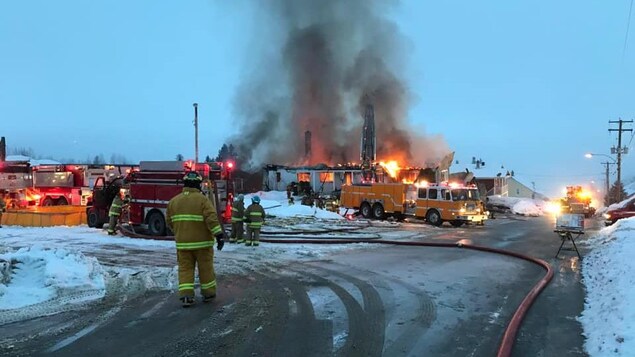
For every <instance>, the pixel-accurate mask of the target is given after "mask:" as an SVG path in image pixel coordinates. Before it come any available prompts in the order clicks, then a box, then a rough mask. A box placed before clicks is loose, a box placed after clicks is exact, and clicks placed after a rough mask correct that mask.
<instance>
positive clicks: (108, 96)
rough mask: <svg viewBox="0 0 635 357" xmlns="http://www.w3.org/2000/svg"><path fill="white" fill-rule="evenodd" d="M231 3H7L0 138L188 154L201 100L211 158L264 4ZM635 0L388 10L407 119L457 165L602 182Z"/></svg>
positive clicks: (0, 22)
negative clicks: (400, 37)
mask: <svg viewBox="0 0 635 357" xmlns="http://www.w3.org/2000/svg"><path fill="white" fill-rule="evenodd" d="M229 3H230V2H229V1H187V2H167V1H165V2H162V1H120V0H117V1H108V2H104V1H58V2H51V1H13V2H8V1H5V2H2V3H0V123H2V124H1V126H0V128H1V129H0V135H3V136H6V137H7V140H8V144H9V145H10V146H20V147H32V148H33V149H34V150H35V152H36V153H37V154H40V155H50V156H53V157H65V158H66V157H75V158H78V159H84V158H86V157H87V156H89V155H92V156H94V155H96V154H99V153H103V154H104V155H105V156H106V157H109V156H110V154H111V153H120V154H123V155H125V156H127V157H128V158H130V159H132V160H134V161H138V160H146V159H147V160H150V159H173V158H174V156H175V155H176V154H177V153H182V154H184V155H185V156H186V157H191V156H193V144H192V141H193V128H192V125H191V122H192V115H193V110H192V103H193V102H198V103H199V105H200V107H199V108H200V118H201V125H200V127H201V128H200V129H201V134H200V137H201V143H200V151H201V156H203V157H204V155H205V154H208V153H209V154H210V155H215V154H216V152H217V150H218V148H219V146H220V145H221V144H222V142H223V141H224V140H225V139H226V138H227V137H229V136H230V135H232V134H235V129H234V128H233V127H232V125H231V123H232V108H233V98H234V93H235V91H236V87H237V86H238V85H239V84H240V83H241V78H242V76H243V75H244V74H245V71H246V70H247V69H248V68H246V67H245V66H244V64H245V63H246V58H247V56H250V55H255V53H254V52H253V51H251V48H252V47H251V46H252V45H253V44H254V43H257V42H258V31H257V29H254V28H253V26H252V24H253V22H252V21H251V20H252V19H253V12H254V11H258V8H257V7H258V5H257V4H258V1H256V0H251V1H248V0H241V1H236V2H234V4H229ZM221 4H222V5H221ZM629 5H630V1H629V0H615V1H573V0H563V1H557V2H554V1H503V0H501V1H414V0H411V1H403V2H402V4H401V6H400V7H399V8H397V10H396V11H395V12H394V13H392V14H390V16H391V17H392V18H393V19H394V20H395V21H396V22H397V23H398V25H399V26H400V27H401V30H402V32H403V33H404V34H405V35H406V36H407V37H408V38H409V41H410V43H411V55H410V57H409V60H410V63H409V67H408V69H407V71H408V72H407V73H409V77H408V78H409V81H408V84H409V86H410V88H411V90H412V91H413V92H414V93H415V94H416V95H417V98H418V99H417V102H416V103H415V105H414V106H413V107H412V108H411V110H410V115H409V120H410V121H411V122H412V123H414V124H416V125H417V126H420V127H422V128H424V130H425V131H426V132H427V133H430V134H442V135H444V136H445V138H446V140H447V141H448V143H449V146H450V147H451V148H452V149H453V150H455V151H456V152H457V157H459V158H460V159H461V163H460V165H458V166H456V167H455V169H456V170H462V169H464V167H466V165H464V159H465V158H471V157H472V156H478V157H481V158H482V159H483V160H484V161H486V163H487V164H488V165H494V164H496V165H500V164H503V165H505V166H506V167H509V168H510V169H513V170H515V172H517V173H519V174H520V175H519V177H522V178H523V179H524V180H525V181H532V180H533V181H535V182H536V186H537V188H538V190H540V191H543V192H546V193H547V194H555V193H558V192H559V191H560V189H561V188H562V187H563V186H564V185H565V184H567V183H576V182H578V183H584V182H589V181H590V180H602V166H601V165H600V164H599V162H600V161H601V160H600V159H594V160H588V159H585V158H584V157H583V154H584V153H585V152H587V151H592V152H598V153H608V152H609V148H610V146H612V145H614V144H615V135H614V134H613V135H609V133H608V131H607V129H608V120H614V119H617V118H618V117H622V118H623V119H633V118H635V106H634V103H635V101H634V99H635V98H634V97H635V34H633V32H635V29H634V28H631V34H630V40H629V42H628V47H627V50H626V55H625V56H624V57H623V56H622V49H623V46H624V36H625V33H626V25H627V17H628V9H629ZM634 27H635V26H634ZM625 138H626V143H628V142H629V140H630V134H627V135H626V136H625ZM354 145H358V144H357V142H355V143H354ZM633 155H635V153H633ZM633 155H630V156H627V157H626V158H625V162H624V176H625V177H626V178H628V177H632V176H635V160H634V159H633ZM528 184H529V182H528Z"/></svg>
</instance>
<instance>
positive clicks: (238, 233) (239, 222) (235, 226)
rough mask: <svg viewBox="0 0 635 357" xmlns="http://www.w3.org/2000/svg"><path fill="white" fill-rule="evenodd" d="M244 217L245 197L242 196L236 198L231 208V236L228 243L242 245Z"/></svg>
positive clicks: (243, 239)
mask: <svg viewBox="0 0 635 357" xmlns="http://www.w3.org/2000/svg"><path fill="white" fill-rule="evenodd" d="M244 216H245V196H243V195H242V194H240V195H238V197H236V200H235V201H234V205H233V206H232V234H231V236H230V237H229V243H244V242H245V238H244V237H243V234H244V226H243V217H244Z"/></svg>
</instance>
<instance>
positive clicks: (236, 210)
mask: <svg viewBox="0 0 635 357" xmlns="http://www.w3.org/2000/svg"><path fill="white" fill-rule="evenodd" d="M244 215H245V203H244V202H243V201H234V205H233V206H232V223H234V222H242V221H243V216H244Z"/></svg>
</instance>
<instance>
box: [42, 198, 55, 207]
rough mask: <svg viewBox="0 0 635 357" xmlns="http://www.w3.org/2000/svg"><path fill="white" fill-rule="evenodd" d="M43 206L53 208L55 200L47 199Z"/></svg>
mask: <svg viewBox="0 0 635 357" xmlns="http://www.w3.org/2000/svg"><path fill="white" fill-rule="evenodd" d="M42 206H53V199H52V198H50V197H46V198H45V199H44V201H42Z"/></svg>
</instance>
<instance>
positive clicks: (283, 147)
mask: <svg viewBox="0 0 635 357" xmlns="http://www.w3.org/2000/svg"><path fill="white" fill-rule="evenodd" d="M258 4H260V6H261V9H259V10H260V11H258V14H259V15H258V16H257V19H256V20H255V22H254V23H255V26H254V28H255V29H256V32H255V33H254V34H253V36H254V38H255V39H257V40H256V42H255V44H254V46H253V48H252V51H249V56H250V57H249V61H248V64H249V65H251V66H253V68H251V72H250V73H249V75H247V76H246V77H245V80H244V82H243V83H242V85H241V86H240V87H239V90H238V93H237V95H236V98H235V105H236V113H235V114H236V115H237V120H238V121H239V123H240V127H241V131H240V134H239V135H238V136H237V137H235V138H233V139H232V143H233V144H234V145H235V146H236V147H237V148H238V151H239V153H240V154H241V156H243V159H245V160H246V161H247V162H248V163H249V164H250V165H251V167H252V168H254V169H257V168H259V167H260V166H261V165H263V164H290V165H291V164H317V163H327V164H336V163H346V162H359V150H360V139H361V138H360V135H361V127H362V124H363V118H362V115H363V112H364V106H365V103H366V102H367V101H368V100H370V101H371V103H372V104H373V105H374V108H375V127H376V129H377V143H378V148H377V158H378V160H399V161H400V162H402V163H408V164H411V165H424V164H426V163H428V162H434V161H437V160H438V159H440V158H441V157H442V156H443V155H444V154H446V153H447V152H448V148H447V145H446V144H445V142H444V141H443V139H442V138H439V137H434V138H430V137H425V136H423V135H422V131H421V130H416V129H413V128H411V127H409V125H408V124H407V121H406V117H407V112H408V107H409V105H410V103H411V100H412V96H411V94H410V92H409V89H408V87H407V84H406V82H405V80H404V77H405V75H406V74H405V73H404V68H405V64H406V61H405V57H406V54H407V49H408V48H407V41H406V39H405V38H404V36H403V35H402V34H401V33H400V32H399V30H398V28H397V26H396V25H395V23H393V22H392V21H390V20H389V19H388V17H387V16H386V15H385V14H387V13H389V12H390V11H391V9H392V8H393V7H394V6H395V5H396V1H389V0H383V1H382V0H375V1H373V0H320V1H317V0H269V1H262V2H258ZM307 130H309V131H311V133H312V152H311V156H310V157H308V158H307V157H305V155H304V154H305V152H304V151H305V150H304V133H305V131H307Z"/></svg>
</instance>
